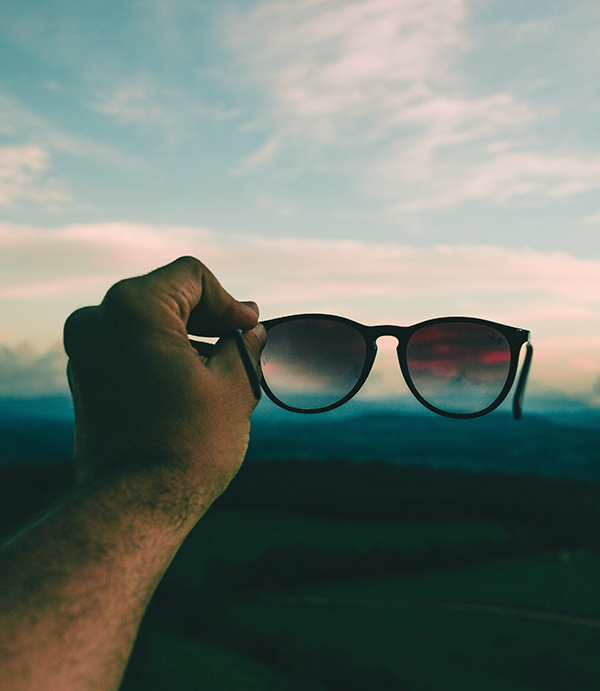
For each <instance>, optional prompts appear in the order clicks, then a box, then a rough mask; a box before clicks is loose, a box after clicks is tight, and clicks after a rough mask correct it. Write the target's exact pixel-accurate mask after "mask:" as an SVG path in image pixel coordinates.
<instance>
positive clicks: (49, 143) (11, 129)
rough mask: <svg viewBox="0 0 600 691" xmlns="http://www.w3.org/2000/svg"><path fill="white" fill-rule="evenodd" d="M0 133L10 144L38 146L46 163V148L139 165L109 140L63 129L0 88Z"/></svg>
mask: <svg viewBox="0 0 600 691" xmlns="http://www.w3.org/2000/svg"><path fill="white" fill-rule="evenodd" d="M0 134H3V135H4V136H5V137H6V138H7V139H9V140H10V143H11V146H13V147H17V148H19V147H26V146H33V147H36V148H39V149H41V150H42V151H44V152H45V155H46V157H47V158H46V163H47V164H48V162H49V155H50V153H49V152H59V153H65V154H68V155H69V156H78V157H84V158H88V159H91V160H94V161H100V162H101V163H105V164H109V165H115V166H120V167H132V166H136V165H139V160H137V159H135V158H134V157H131V156H126V155H124V154H123V153H122V152H121V151H119V149H117V148H116V147H115V146H113V145H111V144H107V143H105V142H104V143H102V144H96V143H95V142H93V141H91V140H89V139H86V138H84V137H80V136H78V135H75V134H72V133H69V132H65V131H63V130H62V129H60V128H58V127H56V126H55V125H54V124H53V123H51V122H50V121H48V120H46V119H45V118H44V117H42V116H41V115H38V114H37V113H35V112H33V111H32V110H30V109H28V108H25V107H24V106H22V105H21V104H20V103H19V101H18V100H17V99H16V98H13V97H11V96H9V95H8V94H6V93H5V92H4V91H3V90H2V89H0ZM24 142H27V144H24Z"/></svg>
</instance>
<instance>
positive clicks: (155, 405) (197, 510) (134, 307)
mask: <svg viewBox="0 0 600 691" xmlns="http://www.w3.org/2000/svg"><path fill="white" fill-rule="evenodd" d="M236 328H241V329H243V330H245V331H246V333H245V334H244V338H245V342H246V345H247V348H248V351H249V354H250V356H251V358H252V360H253V362H254V363H255V366H256V367H257V369H258V360H259V356H260V351H261V349H262V346H263V345H264V342H265V339H266V333H265V330H264V328H263V327H262V326H261V325H258V307H257V306H256V305H255V304H254V303H248V304H244V303H240V302H238V301H237V300H235V299H234V298H233V297H231V295H229V294H228V293H227V292H226V291H225V290H224V289H223V287H222V286H221V285H220V284H219V282H218V281H217V279H216V278H215V277H214V276H213V274H212V273H211V272H210V271H209V270H208V269H207V268H206V267H205V266H203V265H202V264H201V263H200V262H199V261H198V260H196V259H193V258H191V257H183V258H180V259H178V260H177V261H175V262H173V263H172V264H169V265H167V266H165V267H162V268H160V269H157V270H156V271H153V272H152V273H149V274H147V275H145V276H141V277H139V278H131V279H127V280H125V281H121V282H119V283H117V284H116V285H115V286H113V287H112V288H111V289H110V290H109V291H108V293H107V294H106V297H105V298H104V300H103V301H102V303H101V304H100V305H99V306H97V307H86V308H83V309H81V310H78V311H77V312H75V313H73V314H72V315H71V316H70V317H69V319H68V320H67V323H66V324H65V333H64V342H65V349H66V351H67V354H68V356H69V365H68V377H69V384H70V386H71V391H72V394H73V400H74V405H75V417H76V436H75V460H76V463H77V466H78V472H79V478H80V482H81V483H82V484H83V485H86V484H90V483H92V484H94V483H97V482H103V481H107V480H109V479H110V478H114V477H119V478H121V479H122V478H123V477H130V478H131V479H132V482H134V483H137V482H144V483H146V484H147V486H145V487H144V490H143V491H144V492H145V494H146V497H147V499H148V501H157V503H158V504H160V505H161V506H171V507H173V506H177V507H178V508H177V511H178V512H179V513H181V511H182V507H185V514H186V515H185V516H183V517H182V516H181V515H179V519H178V520H188V519H189V520H191V521H195V520H197V518H198V517H199V516H200V515H201V514H202V513H203V511H204V510H206V508H208V505H210V503H211V502H212V501H213V500H214V499H215V498H216V497H217V496H218V495H219V494H220V493H221V492H222V491H223V490H224V489H225V488H226V487H227V485H228V484H229V482H230V480H231V479H232V478H233V476H234V475H235V473H236V472H237V470H238V469H239V467H240V465H241V463H242V460H243V458H244V454H245V452H246V448H247V444H248V435H249V429H250V423H249V418H250V415H251V413H252V411H253V409H254V407H255V405H256V400H255V398H254V396H253V394H252V390H251V388H250V385H249V382H248V378H247V376H246V372H245V370H244V367H243V365H242V362H241V360H240V356H239V353H238V350H237V347H236V344H235V341H234V338H233V336H232V333H233V332H234V330H235V329H236ZM188 332H189V333H194V334H196V335H199V336H221V339H220V340H219V341H218V343H217V344H216V346H215V347H214V349H213V354H212V356H211V357H210V358H207V357H203V356H201V355H199V354H198V352H197V351H196V350H195V349H194V348H193V347H192V346H191V345H190V341H189V339H188V336H187V333H188ZM150 486H152V487H153V488H154V489H149V487H150ZM140 491H141V489H140ZM153 492H154V493H155V495H157V496H153ZM148 493H150V496H149V497H148ZM158 495H160V496H158Z"/></svg>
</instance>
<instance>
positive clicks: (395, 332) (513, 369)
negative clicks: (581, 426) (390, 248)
mask: <svg viewBox="0 0 600 691" xmlns="http://www.w3.org/2000/svg"><path fill="white" fill-rule="evenodd" d="M311 318H312V319H327V320H330V321H335V322H341V323H343V324H347V325H348V326H351V327H353V328H354V329H356V330H357V331H359V332H360V333H361V334H362V336H363V338H364V339H365V344H366V355H365V362H364V365H363V370H362V373H361V375H360V377H359V379H358V381H357V382H356V385H355V386H354V388H353V389H352V390H351V391H350V392H349V393H348V394H347V395H346V396H344V398H342V399H341V400H339V401H337V402H336V403H333V404H331V405H328V406H325V407H324V408H314V409H308V410H307V409H303V408H294V407H292V406H289V405H287V404H285V403H283V401H280V400H279V399H278V398H277V396H275V394H274V393H273V392H272V391H271V389H269V385H268V384H267V382H266V381H265V379H264V377H262V380H261V386H262V389H263V391H264V392H265V394H266V395H267V396H268V397H269V398H270V399H271V400H272V401H273V403H275V404H277V405H278V406H279V407H280V408H284V409H285V410H289V411H291V412H294V413H304V414H309V415H310V414H314V413H326V412H327V411H328V410H334V409H335V408H339V407H340V406H341V405H344V403H347V402H348V401H349V400H350V399H351V398H353V397H354V396H356V394H357V393H358V392H359V391H360V389H361V388H362V386H363V384H364V383H365V381H366V380H367V377H368V376H369V374H370V372H371V368H372V367H373V363H374V362H375V356H376V355H377V339H378V338H379V337H380V336H393V337H394V338H396V339H397V340H398V346H397V347H396V352H397V354H398V361H399V363H400V370H401V371H402V375H403V376H404V381H405V382H406V384H407V386H408V388H409V389H410V391H411V393H412V394H413V396H414V397H415V398H416V399H417V400H418V401H419V403H421V404H422V405H424V406H425V407H426V408H428V409H429V410H431V411H433V412H434V413H437V414H438V415H443V416H444V417H450V418H455V419H462V420H466V419H470V418H476V417H481V416H482V415H487V414H488V413H491V412H492V410H495V409H496V408H497V407H498V406H499V405H500V404H501V403H502V402H503V401H504V400H505V398H506V397H507V396H508V393H509V392H510V390H511V388H512V385H513V384H514V381H515V378H516V374H517V369H518V365H519V356H520V352H521V348H522V346H523V345H524V344H527V351H526V356H525V360H524V362H523V367H522V368H521V374H520V375H519V381H518V384H517V388H516V392H515V397H514V399H513V417H514V418H515V419H516V420H519V419H520V418H521V414H522V402H523V396H524V392H525V384H526V382H527V375H528V373H529V367H530V365H531V358H532V355H533V348H532V346H531V343H530V337H531V334H530V332H529V331H527V330H525V329H518V328H516V327H514V326H506V325H505V324H498V323H497V322H492V321H488V320H487V319H478V318H476V317H438V318H437V319H428V320H427V321H423V322H419V323H418V324H413V325H412V326H394V325H391V324H386V325H381V326H365V325H364V324H360V323H359V322H355V321H353V320H352V319H347V318H346V317H338V316H337V315H333V314H316V313H315V314H312V313H309V314H293V315H290V316H287V317H278V318H276V319H268V320H266V321H263V322H261V323H262V325H263V326H264V327H265V329H266V330H267V343H268V332H269V329H272V328H273V327H274V326H277V325H278V324H282V323H284V322H289V321H296V320H300V319H311ZM450 322H463V323H464V322H467V323H471V324H485V325H486V326H490V327H492V328H494V329H496V330H498V331H499V332H500V333H501V334H502V335H503V336H504V337H505V338H506V340H507V342H508V344H509V347H510V367H509V371H508V377H507V379H506V383H505V384H504V388H503V389H502V391H501V392H500V394H499V395H498V398H496V400H495V401H494V402H493V403H492V404H491V405H489V406H488V407H487V408H485V409H484V410H481V411H479V412H476V413H449V412H447V411H445V410H441V409H440V408H436V407H435V406H433V405H431V404H430V403H428V402H427V401H426V400H425V399H424V398H423V397H422V396H421V395H420V394H419V392H418V391H417V389H416V387H415V385H414V384H413V382H412V379H411V377H410V374H409V371H408V364H407V360H406V349H407V345H408V341H409V339H410V337H411V336H412V335H413V334H414V333H415V332H416V331H418V330H419V329H421V328H423V327H425V326H430V325H432V324H447V323H450Z"/></svg>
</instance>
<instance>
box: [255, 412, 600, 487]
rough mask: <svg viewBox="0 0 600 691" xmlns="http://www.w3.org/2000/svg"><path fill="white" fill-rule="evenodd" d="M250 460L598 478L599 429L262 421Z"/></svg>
mask: <svg viewBox="0 0 600 691" xmlns="http://www.w3.org/2000/svg"><path fill="white" fill-rule="evenodd" d="M248 457H249V458H257V459H261V458H320V459H326V458H347V459H352V460H355V461H368V460H381V461H387V462H391V463H403V464H409V465H423V466H428V467H433V468H454V469H458V470H472V471H481V470H497V471H505V472H527V473H534V474H536V475H546V476H554V477H572V478H593V479H600V425H599V426H598V428H585V427H574V426H573V427H571V426H565V425H558V424H556V423H553V422H551V421H549V420H547V419H545V418H542V417H539V416H536V415H528V416H527V417H524V418H523V419H522V420H520V421H518V422H516V421H514V420H513V419H512V418H511V417H510V416H509V415H507V414H505V413H496V414H492V415H489V416H487V417H483V418H478V419H475V420H452V419H448V418H443V417H439V416H435V415H415V414H400V413H373V414H365V415H359V416H357V417H353V418H343V419H333V420H327V419H324V418H319V419H315V418H312V419H311V420H310V421H309V422H305V421H304V420H303V421H301V422H295V421H294V422H286V423H284V422H274V423H271V424H268V423H261V424H259V423H256V424H254V425H253V426H252V433H251V436H250V447H249V450H248Z"/></svg>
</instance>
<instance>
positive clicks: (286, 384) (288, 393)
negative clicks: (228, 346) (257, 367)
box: [261, 318, 367, 410]
mask: <svg viewBox="0 0 600 691" xmlns="http://www.w3.org/2000/svg"><path fill="white" fill-rule="evenodd" d="M366 352H367V346H366V342H365V339H364V338H363V336H362V334H361V333H360V331H357V330H356V329H355V328H353V327H352V326H349V325H348V324H345V323H343V322H338V321H334V320H331V319H316V318H306V319H295V320H292V321H288V322H283V323H281V324H277V325H275V326H273V327H271V328H270V329H269V331H268V336H267V344H266V346H265V348H264V350H263V352H262V356H261V367H262V372H263V377H264V379H265V381H266V383H267V386H268V387H269V389H270V390H271V391H272V393H273V394H275V396H276V397H277V398H278V399H279V400H280V401H281V402H282V403H285V404H286V405H288V406H291V407H292V408H300V409H302V410H316V409H319V408H325V407H327V406H329V405H333V404H334V403H337V402H338V401H339V400H341V399H342V398H344V396H346V395H347V394H348V393H350V391H351V390H352V389H353V388H354V386H355V384H356V382H357V381H358V380H359V378H360V375H361V372H362V369H363V366H364V363H365V358H366Z"/></svg>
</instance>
